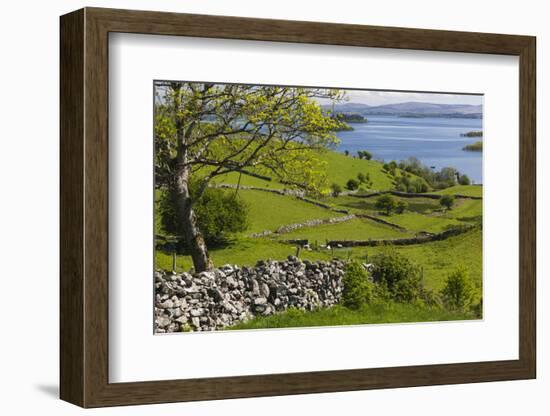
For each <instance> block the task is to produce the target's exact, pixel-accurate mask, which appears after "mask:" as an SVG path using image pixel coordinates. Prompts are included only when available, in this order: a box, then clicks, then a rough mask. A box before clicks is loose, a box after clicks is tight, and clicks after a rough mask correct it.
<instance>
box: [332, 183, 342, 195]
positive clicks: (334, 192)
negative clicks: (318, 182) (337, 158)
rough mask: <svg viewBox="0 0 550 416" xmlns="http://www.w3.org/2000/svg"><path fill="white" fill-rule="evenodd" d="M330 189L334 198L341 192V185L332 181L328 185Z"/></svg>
mask: <svg viewBox="0 0 550 416" xmlns="http://www.w3.org/2000/svg"><path fill="white" fill-rule="evenodd" d="M330 190H331V193H332V196H333V197H335V198H336V197H337V196H338V195H340V194H341V193H342V187H341V186H340V185H338V184H337V183H333V184H332V185H330Z"/></svg>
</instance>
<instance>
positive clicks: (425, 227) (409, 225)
mask: <svg viewBox="0 0 550 416" xmlns="http://www.w3.org/2000/svg"><path fill="white" fill-rule="evenodd" d="M381 218H383V219H384V220H386V221H389V222H391V223H393V224H397V225H399V226H401V227H404V228H406V229H407V230H410V231H416V232H420V231H426V232H429V233H440V232H442V231H445V230H446V229H447V228H448V227H452V226H459V225H461V223H460V221H458V220H456V219H454V218H445V217H443V216H435V215H422V214H418V213H416V212H404V213H403V214H392V215H390V216H385V215H382V216H381Z"/></svg>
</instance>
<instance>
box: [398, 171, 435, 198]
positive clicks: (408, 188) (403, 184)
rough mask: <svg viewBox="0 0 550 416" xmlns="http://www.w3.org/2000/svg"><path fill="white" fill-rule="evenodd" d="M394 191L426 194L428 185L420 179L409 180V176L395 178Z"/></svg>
mask: <svg viewBox="0 0 550 416" xmlns="http://www.w3.org/2000/svg"><path fill="white" fill-rule="evenodd" d="M395 190H397V191H400V192H409V193H416V194H418V193H424V192H428V185H427V184H426V182H425V181H424V180H422V179H420V178H414V179H411V178H410V177H409V176H406V175H402V176H397V177H396V178H395Z"/></svg>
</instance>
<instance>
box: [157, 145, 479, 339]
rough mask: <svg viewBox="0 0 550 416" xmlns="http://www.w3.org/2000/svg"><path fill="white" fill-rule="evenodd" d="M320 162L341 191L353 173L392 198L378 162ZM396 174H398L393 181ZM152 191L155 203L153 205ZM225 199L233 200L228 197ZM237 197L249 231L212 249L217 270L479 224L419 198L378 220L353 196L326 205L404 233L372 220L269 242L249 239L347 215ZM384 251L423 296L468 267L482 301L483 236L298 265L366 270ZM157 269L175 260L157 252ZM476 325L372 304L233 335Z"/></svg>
mask: <svg viewBox="0 0 550 416" xmlns="http://www.w3.org/2000/svg"><path fill="white" fill-rule="evenodd" d="M323 158H324V159H325V160H326V161H327V162H328V172H327V173H328V177H329V183H338V184H340V185H341V186H342V187H344V185H345V183H346V182H347V181H348V180H349V179H351V178H354V179H356V178H357V174H358V173H363V174H367V173H368V174H369V175H370V178H371V180H372V181H373V186H372V189H371V190H372V191H374V190H389V189H392V188H393V184H392V181H393V178H392V177H391V176H390V175H388V174H387V173H385V172H384V171H383V170H382V164H381V163H380V162H376V161H367V160H360V159H357V158H352V157H347V156H345V155H343V154H340V153H336V152H327V153H326V154H325V155H324V156H323ZM398 174H399V173H398ZM238 180H239V175H238V174H237V173H231V174H228V175H225V176H223V177H220V178H217V179H216V183H230V184H236V183H237V182H238ZM241 184H242V185H243V186H256V187H262V188H270V189H281V188H284V187H285V185H283V184H281V183H279V182H276V181H266V180H263V179H259V178H256V177H253V176H250V175H245V174H243V175H242V176H241ZM158 192H159V191H157V197H158ZM227 192H234V191H232V190H228V191H227ZM482 193H483V188H482V186H454V187H451V188H448V189H445V190H442V191H438V192H437V194H440V195H443V194H454V195H457V194H458V195H466V196H482ZM238 195H239V196H240V197H241V198H242V199H243V200H244V201H245V202H246V203H247V204H248V206H249V213H248V219H249V226H248V229H247V230H246V231H244V232H241V233H239V234H238V235H234V236H233V238H232V239H231V240H230V241H228V242H227V243H226V245H224V246H219V247H209V253H210V255H211V257H212V260H213V262H214V264H215V265H216V266H221V265H223V264H236V265H239V266H254V265H255V264H256V262H257V261H258V260H261V259H262V260H265V259H273V260H284V259H286V258H287V257H288V256H289V255H296V254H297V247H296V246H295V245H293V244H287V243H283V242H282V240H298V239H300V240H301V239H307V240H309V242H310V243H314V242H318V243H319V244H325V242H326V240H368V239H395V238H406V237H410V236H414V235H415V234H417V233H418V232H420V231H426V232H431V233H438V232H441V231H444V230H445V229H447V228H448V227H456V226H460V225H464V224H465V223H480V222H481V218H482V208H483V201H482V200H471V199H463V198H457V199H456V200H455V205H454V206H453V208H452V209H451V210H448V211H444V210H443V209H442V207H441V206H440V204H439V200H437V199H430V198H425V197H422V196H418V197H415V198H400V197H395V199H396V200H403V201H405V202H406V203H407V209H406V211H405V212H404V213H402V214H392V215H390V216H385V215H382V214H380V213H379V212H378V210H377V209H376V207H375V204H376V199H377V197H376V196H374V197H371V198H357V197H353V196H342V195H341V196H338V197H329V198H326V199H324V200H323V202H324V203H328V204H329V205H331V206H332V207H335V208H341V209H346V210H348V211H349V212H350V213H356V214H360V213H363V214H369V215H376V216H378V217H379V218H381V219H384V220H386V221H388V222H390V223H393V224H397V225H399V226H401V227H403V228H405V229H406V230H405V231H400V230H397V229H395V228H392V227H390V226H387V225H383V224H379V223H376V222H374V221H372V220H369V219H360V218H355V219H352V220H349V221H346V222H342V223H338V224H323V225H318V226H313V227H304V228H300V229H297V230H295V231H292V232H290V233H283V234H279V235H277V234H272V235H269V236H266V237H261V238H250V237H249V236H250V234H253V233H259V232H262V231H265V230H269V231H272V232H273V231H275V230H277V229H278V228H279V227H281V226H283V225H289V224H295V223H301V222H304V221H307V220H312V219H328V218H334V217H339V216H343V215H345V214H342V213H337V212H334V211H332V210H330V209H326V208H322V207H318V206H316V205H314V204H310V203H307V202H304V201H302V200H300V199H298V198H295V197H292V196H289V195H278V194H274V193H270V192H265V191H257V190H244V189H241V190H239V191H238ZM155 226H156V230H157V233H159V234H162V230H161V227H160V218H159V216H158V215H156V216H155ZM385 250H396V251H397V252H399V253H400V254H402V255H404V256H406V257H407V258H408V259H409V260H411V261H412V262H414V263H416V264H418V265H419V266H420V267H421V268H422V271H423V276H424V284H425V286H426V288H428V289H431V290H434V291H436V292H439V291H440V290H441V289H442V288H443V286H444V283H445V279H446V277H447V276H448V275H449V274H450V273H451V272H453V271H454V270H456V269H457V268H459V267H465V268H466V269H467V270H468V273H469V276H470V278H471V279H472V281H473V282H474V283H475V285H476V287H477V288H478V290H477V292H478V296H481V293H482V291H481V288H482V231H481V228H476V229H474V230H471V231H468V232H466V233H464V234H460V235H458V236H454V237H451V238H448V239H446V240H443V241H434V242H428V243H423V244H414V245H408V246H394V247H388V246H377V247H354V248H341V249H337V248H336V249H334V248H333V249H332V250H326V249H320V250H307V249H301V251H300V254H299V255H300V257H301V258H302V259H308V260H330V259H331V258H332V257H338V258H340V259H344V260H350V259H357V260H360V261H361V262H365V261H366V262H369V259H370V258H372V256H373V255H376V254H378V253H380V252H382V251H385ZM176 264H177V270H178V271H189V270H190V269H191V268H192V261H191V258H190V257H189V256H187V255H184V254H178V255H177V257H176ZM155 265H156V267H157V268H162V269H166V270H171V268H172V254H171V253H170V252H165V251H162V250H160V249H159V250H156V252H155ZM462 319H473V316H471V315H469V313H457V312H449V311H446V310H444V309H441V308H430V307H426V306H420V305H416V304H397V303H389V304H372V305H369V306H365V307H363V308H362V309H360V310H358V311H352V310H349V309H347V308H345V307H342V306H336V307H333V308H330V309H323V310H317V311H314V312H307V313H306V312H301V311H296V310H290V311H288V312H285V313H281V314H277V315H274V316H270V317H265V318H264V317H258V318H255V319H253V320H251V321H249V322H246V323H242V324H240V325H238V326H236V327H234V329H254V328H283V327H309V326H325V325H352V324H376V323H393V322H425V321H446V320H462Z"/></svg>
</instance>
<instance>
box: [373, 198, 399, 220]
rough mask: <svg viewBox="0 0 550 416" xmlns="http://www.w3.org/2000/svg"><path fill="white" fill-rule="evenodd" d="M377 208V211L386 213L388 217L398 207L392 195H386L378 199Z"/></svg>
mask: <svg viewBox="0 0 550 416" xmlns="http://www.w3.org/2000/svg"><path fill="white" fill-rule="evenodd" d="M375 206H376V208H377V209H379V210H381V211H384V212H385V213H386V215H390V214H391V213H392V211H393V210H394V209H395V208H396V207H397V202H396V200H395V198H394V197H393V196H391V195H390V194H384V195H381V196H379V197H378V199H377V200H376V204H375Z"/></svg>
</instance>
